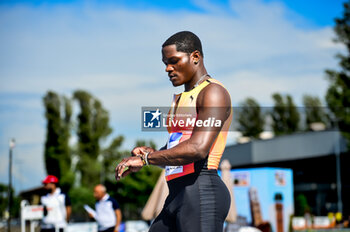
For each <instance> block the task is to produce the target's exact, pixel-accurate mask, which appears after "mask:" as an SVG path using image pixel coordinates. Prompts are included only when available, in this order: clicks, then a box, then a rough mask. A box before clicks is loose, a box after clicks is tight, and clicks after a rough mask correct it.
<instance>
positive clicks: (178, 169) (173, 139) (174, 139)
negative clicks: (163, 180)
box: [165, 132, 183, 176]
mask: <svg viewBox="0 0 350 232" xmlns="http://www.w3.org/2000/svg"><path fill="white" fill-rule="evenodd" d="M181 137H182V133H181V132H175V133H170V134H169V140H168V143H167V149H169V148H172V147H175V146H176V145H178V144H179V142H180V139H181ZM182 172H183V166H165V176H168V175H172V174H178V173H182Z"/></svg>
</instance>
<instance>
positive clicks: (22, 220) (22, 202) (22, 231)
mask: <svg viewBox="0 0 350 232" xmlns="http://www.w3.org/2000/svg"><path fill="white" fill-rule="evenodd" d="M27 203H28V202H27V201H26V200H22V201H21V232H26V220H25V219H24V215H23V214H24V212H23V210H24V206H26V205H27Z"/></svg>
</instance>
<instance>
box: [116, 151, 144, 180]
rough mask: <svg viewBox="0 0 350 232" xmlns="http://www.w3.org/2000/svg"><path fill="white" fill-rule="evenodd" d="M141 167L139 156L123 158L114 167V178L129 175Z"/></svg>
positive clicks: (141, 162)
mask: <svg viewBox="0 0 350 232" xmlns="http://www.w3.org/2000/svg"><path fill="white" fill-rule="evenodd" d="M142 167H143V161H142V159H141V157H138V156H132V157H128V158H124V159H123V160H122V162H120V163H119V164H118V165H117V167H116V168H115V179H116V180H120V179H121V178H122V177H125V176H127V175H129V174H130V173H132V172H138V171H140V170H141V168H142Z"/></svg>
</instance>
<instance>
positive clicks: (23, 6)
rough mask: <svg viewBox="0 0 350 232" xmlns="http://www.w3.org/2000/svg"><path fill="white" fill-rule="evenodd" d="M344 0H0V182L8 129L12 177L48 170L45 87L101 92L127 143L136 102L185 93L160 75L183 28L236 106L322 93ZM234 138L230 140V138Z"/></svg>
mask: <svg viewBox="0 0 350 232" xmlns="http://www.w3.org/2000/svg"><path fill="white" fill-rule="evenodd" d="M341 12H342V1H338V0H337V1H335V0H321V1H316V0H312V1H301V0H276V1H267V0H232V1H224V0H221V1H210V0H206V1H200V0H192V1H191V0H188V1H145V0H137V1H126V0H124V1H73V2H72V1H58V0H56V1H40V0H38V1H25V0H22V1H0V51H1V52H0V182H3V183H7V178H8V176H7V173H8V166H7V165H8V142H9V140H10V138H15V139H16V141H17V146H16V148H15V150H14V167H13V171H14V176H15V177H14V186H15V188H16V190H17V191H20V190H23V189H27V188H30V187H35V186H38V185H40V180H42V179H43V178H44V176H45V169H44V165H43V147H44V142H45V133H46V132H45V126H46V121H45V118H44V107H43V103H42V97H43V96H44V95H45V93H46V92H47V91H48V90H53V91H55V92H57V93H59V94H64V95H66V96H68V97H70V96H71V95H72V92H73V91H74V90H76V89H83V90H87V91H89V92H90V93H92V94H93V95H94V96H95V97H97V98H98V99H100V100H101V101H102V103H103V105H104V107H105V108H106V109H107V110H108V111H109V113H110V120H111V126H112V127H113V130H114V131H113V134H112V136H111V137H110V139H111V138H112V137H113V136H117V135H120V134H121V135H124V136H125V137H126V141H125V143H124V148H128V149H130V148H131V147H132V146H133V144H134V143H135V140H136V139H140V138H142V139H153V140H154V141H155V142H156V143H157V145H158V146H161V145H163V143H165V141H166V134H165V133H159V132H158V133H157V132H154V133H151V132H141V129H140V128H141V119H140V112H141V106H168V105H169V104H170V102H171V98H172V94H173V93H179V92H181V91H182V87H180V88H174V87H172V85H171V83H170V82H169V80H168V77H167V75H166V73H165V71H164V69H165V67H164V65H163V64H162V62H161V53H160V50H161V44H162V43H163V42H164V41H165V40H166V39H167V38H168V37H169V36H170V35H172V34H174V33H175V32H178V31H181V30H190V31H193V32H194V33H196V34H197V35H198V36H199V37H200V38H201V40H202V44H203V51H204V55H205V59H204V61H205V64H206V67H207V70H208V72H209V74H210V75H211V76H212V77H214V78H216V79H218V80H220V81H221V82H223V83H224V85H225V86H226V87H227V89H228V90H229V92H230V94H231V98H232V103H233V106H237V105H238V104H239V103H240V102H241V101H242V100H244V99H245V98H246V97H248V96H250V97H254V98H255V99H256V100H258V102H259V103H260V104H261V105H263V106H271V105H272V99H271V94H272V93H274V92H280V93H282V94H291V95H292V96H293V99H294V100H295V102H296V103H297V105H301V104H302V96H303V95H304V94H310V95H315V96H318V97H320V98H321V99H324V95H325V91H326V89H327V85H328V83H327V80H326V78H325V75H324V70H325V69H326V68H336V67H337V62H336V60H335V58H334V56H335V54H336V53H338V52H340V51H342V49H343V48H342V46H340V45H338V44H334V43H333V42H332V39H333V38H334V32H333V30H332V27H333V26H334V21H333V19H334V17H339V16H341ZM229 142H230V143H232V142H233V141H229Z"/></svg>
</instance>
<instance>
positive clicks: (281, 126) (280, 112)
mask: <svg viewBox="0 0 350 232" xmlns="http://www.w3.org/2000/svg"><path fill="white" fill-rule="evenodd" d="M272 98H273V100H274V107H273V109H272V112H271V116H272V128H273V131H274V133H275V135H283V134H291V133H293V132H296V131H297V130H298V129H299V120H300V115H299V112H298V110H297V107H296V106H295V104H294V102H293V99H292V97H291V96H290V95H286V96H285V98H283V97H282V96H281V94H279V93H275V94H273V95H272Z"/></svg>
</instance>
